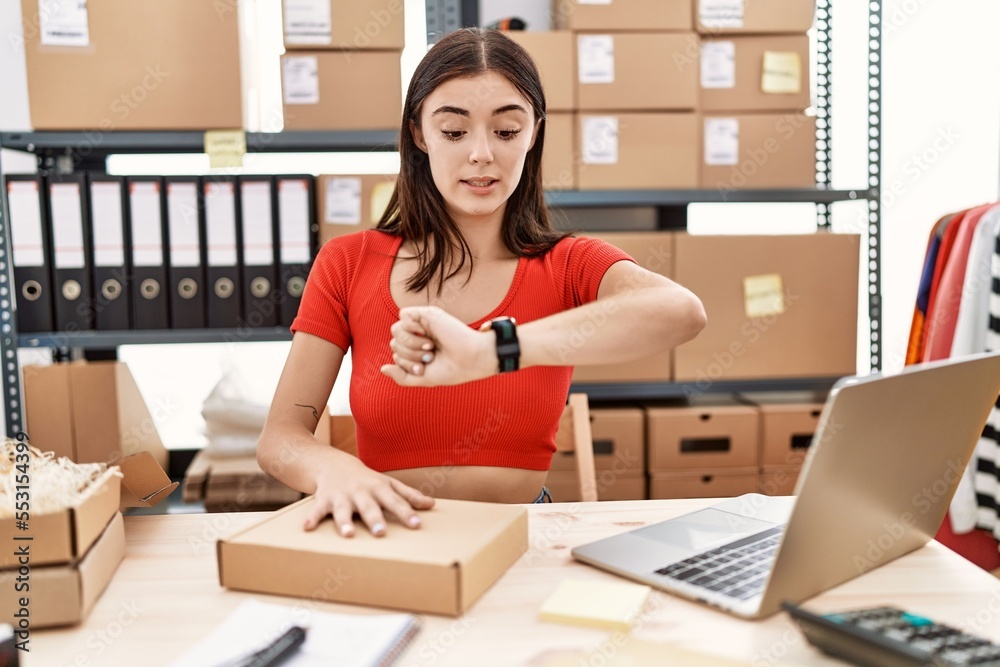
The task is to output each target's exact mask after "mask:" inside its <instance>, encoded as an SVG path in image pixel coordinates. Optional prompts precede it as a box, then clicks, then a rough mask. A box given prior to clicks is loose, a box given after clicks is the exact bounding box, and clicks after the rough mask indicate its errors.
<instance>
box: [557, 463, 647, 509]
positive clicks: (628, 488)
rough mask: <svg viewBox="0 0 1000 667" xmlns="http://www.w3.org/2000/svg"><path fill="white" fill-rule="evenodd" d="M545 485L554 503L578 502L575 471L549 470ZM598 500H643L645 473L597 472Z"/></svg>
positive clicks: (577, 480) (644, 494) (578, 494)
mask: <svg viewBox="0 0 1000 667" xmlns="http://www.w3.org/2000/svg"><path fill="white" fill-rule="evenodd" d="M545 486H546V487H547V488H548V489H549V493H551V494H552V501H553V502H556V503H576V502H580V498H581V496H580V480H579V479H578V478H577V476H576V473H575V472H569V471H566V470H550V471H549V474H548V476H547V477H546V478H545ZM597 499H598V500H645V499H646V474H645V473H644V472H639V473H626V474H621V475H619V474H616V473H614V472H613V471H611V470H601V471H599V472H598V473H597Z"/></svg>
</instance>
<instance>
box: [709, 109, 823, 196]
mask: <svg viewBox="0 0 1000 667" xmlns="http://www.w3.org/2000/svg"><path fill="white" fill-rule="evenodd" d="M704 128H705V147H704V157H703V159H702V162H701V173H700V175H699V178H700V182H701V187H702V188H705V189H717V190H719V191H720V192H723V193H726V192H730V191H735V190H742V189H749V188H812V187H815V185H816V118H815V117H814V116H806V115H805V114H802V113H798V112H786V113H744V114H735V115H729V114H727V115H725V116H714V115H706V116H705V119H704Z"/></svg>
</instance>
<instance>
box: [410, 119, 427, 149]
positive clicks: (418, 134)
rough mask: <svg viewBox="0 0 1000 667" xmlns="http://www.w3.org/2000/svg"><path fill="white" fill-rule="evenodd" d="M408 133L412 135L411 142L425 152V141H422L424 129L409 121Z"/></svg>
mask: <svg viewBox="0 0 1000 667" xmlns="http://www.w3.org/2000/svg"><path fill="white" fill-rule="evenodd" d="M410 134H412V135H413V143H415V144H416V145H417V148H419V149H420V150H422V151H423V152H425V153H426V152H427V142H426V141H424V131H423V130H422V129H420V126H419V125H417V124H416V123H414V122H413V121H412V120H411V121H410Z"/></svg>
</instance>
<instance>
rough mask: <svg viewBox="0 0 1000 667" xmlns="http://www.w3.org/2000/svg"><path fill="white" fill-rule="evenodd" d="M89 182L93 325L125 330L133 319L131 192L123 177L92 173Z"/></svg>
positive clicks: (104, 329) (113, 329) (102, 328)
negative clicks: (131, 294)
mask: <svg viewBox="0 0 1000 667" xmlns="http://www.w3.org/2000/svg"><path fill="white" fill-rule="evenodd" d="M88 181H89V190H88V195H89V196H88V199H89V213H90V236H89V237H88V238H89V241H90V251H91V258H92V260H93V261H92V264H91V266H92V267H93V270H92V276H93V293H94V298H93V301H92V304H93V310H94V327H95V328H96V329H98V330H102V331H122V330H126V329H128V328H129V326H130V324H131V320H132V307H131V304H130V303H129V301H130V297H129V286H130V285H131V284H132V283H131V276H132V269H131V265H130V264H131V263H130V261H129V254H130V253H129V252H128V249H129V238H130V235H129V217H128V208H129V207H128V191H127V189H126V184H125V179H124V178H123V177H121V176H109V175H108V174H90V175H89V178H88Z"/></svg>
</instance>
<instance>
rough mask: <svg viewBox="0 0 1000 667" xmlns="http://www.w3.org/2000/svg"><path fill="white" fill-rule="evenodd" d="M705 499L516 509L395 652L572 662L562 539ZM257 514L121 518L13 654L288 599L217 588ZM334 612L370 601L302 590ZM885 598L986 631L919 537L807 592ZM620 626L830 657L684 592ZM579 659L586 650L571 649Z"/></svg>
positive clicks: (820, 604) (993, 621)
mask: <svg viewBox="0 0 1000 667" xmlns="http://www.w3.org/2000/svg"><path fill="white" fill-rule="evenodd" d="M713 502H715V501H713V500H654V501H629V502H601V503H559V504H550V505H532V506H529V516H530V523H529V526H530V538H529V544H530V549H529V551H528V553H526V554H525V555H524V556H522V557H521V559H520V560H519V561H518V562H517V563H516V564H515V565H514V566H513V567H512V568H511V569H510V570H508V572H507V573H506V574H505V575H504V576H503V577H502V578H501V579H500V580H499V581H498V582H497V583H496V584H495V585H494V586H493V587H492V588H491V589H490V590H489V591H487V593H486V594H485V595H484V596H483V597H482V598H480V600H479V601H478V602H477V603H476V604H475V605H474V606H473V607H472V609H471V610H470V611H469V612H468V613H467V614H466V615H465V616H463V617H461V618H459V619H454V618H447V617H439V616H432V615H424V616H423V617H422V619H423V622H424V626H423V629H422V630H421V632H420V634H419V635H418V636H417V638H416V639H415V640H414V642H413V644H412V645H411V646H410V648H409V649H408V650H407V651H406V653H404V654H403V656H402V658H401V659H400V661H399V662H398V663H397V664H398V665H400V666H402V667H411V666H412V667H418V666H421V667H422V666H427V667H430V666H431V665H434V666H435V667H438V666H440V667H445V666H448V665H462V666H463V667H469V666H473V665H476V666H479V665H498V666H499V665H502V666H504V667H507V666H513V665H537V666H539V667H543V666H545V665H547V664H548V663H549V662H550V661H551V660H552V659H553V658H554V657H558V656H560V655H562V654H564V653H579V652H581V651H588V652H589V653H588V654H587V656H592V657H594V658H595V659H596V660H589V659H585V660H584V662H583V663H579V662H574V663H573V664H598V663H599V664H604V662H603V661H601V659H600V658H598V657H597V656H598V655H599V654H600V651H601V649H602V647H603V648H605V650H606V649H607V647H608V646H609V643H608V642H611V641H613V633H612V632H610V631H606V630H598V629H589V628H582V627H574V626H568V625H561V624H553V623H544V622H541V621H539V620H538V618H537V617H538V609H539V607H540V606H541V604H542V602H543V601H544V600H545V599H546V598H547V597H548V596H549V594H550V593H551V592H552V591H553V590H554V589H555V588H556V586H557V585H558V584H559V583H560V582H561V581H562V580H564V579H568V578H574V579H590V580H609V581H614V580H617V578H615V577H614V576H613V575H610V574H607V573H604V572H602V571H599V570H597V569H594V568H591V567H589V566H586V565H583V564H580V563H577V562H575V561H573V560H572V558H571V557H570V553H569V551H570V548H571V547H573V546H576V545H579V544H583V543H586V542H589V541H592V540H595V539H598V538H601V537H605V536H608V535H612V534H615V533H618V532H622V531H625V530H629V529H631V528H634V527H636V526H639V525H643V524H646V523H650V522H654V521H659V520H663V519H666V518H670V517H673V516H677V515H680V514H684V513H687V512H690V511H693V510H696V509H700V508H702V507H704V506H706V505H709V504H711V503H713ZM261 516H262V515H261V514H259V513H247V514H198V515H165V516H131V517H126V519H125V533H126V541H127V547H126V549H127V550H126V556H125V560H124V562H123V563H122V564H121V566H120V567H119V569H118V571H117V573H116V574H115V576H114V579H113V580H112V581H111V583H110V585H109V586H108V589H107V590H106V591H105V592H104V595H103V596H102V597H101V599H100V600H99V601H98V603H97V605H96V606H95V607H94V609H93V610H92V611H91V613H90V615H89V617H88V618H87V620H86V621H85V622H84V623H83V624H82V625H80V626H76V627H73V628H69V629H63V630H35V631H33V632H32V634H31V644H30V645H31V653H30V654H28V655H25V656H23V657H22V664H27V665H38V666H39V667H41V666H42V665H44V666H46V667H48V666H53V665H57V666H60V667H62V666H69V665H73V666H74V667H89V666H92V665H95V666H96V665H100V666H102V667H103V666H115V665H123V666H124V665H127V666H129V667H133V666H135V665H144V666H145V665H148V666H154V665H165V664H168V663H169V662H170V661H171V660H173V659H175V658H176V657H178V656H179V655H181V654H182V653H184V651H185V650H186V649H187V648H188V647H189V646H190V645H191V644H193V643H194V642H196V641H197V640H199V639H200V638H202V637H204V636H205V635H206V634H207V633H209V632H210V631H211V630H212V629H213V628H215V627H216V626H217V625H218V624H219V623H221V622H222V621H223V620H224V619H225V618H226V616H227V615H228V614H229V613H230V612H231V611H233V610H234V609H235V608H236V607H237V606H238V605H240V603H242V602H243V601H244V600H246V599H249V598H253V597H257V598H258V599H261V600H264V601H266V602H272V603H284V602H287V603H289V604H303V603H304V602H303V601H301V600H295V599H293V598H282V597H275V596H267V595H253V594H249V593H239V592H234V591H229V590H226V589H223V588H221V587H220V586H219V583H218V574H217V571H216V560H215V541H216V539H217V538H218V537H220V536H223V535H226V534H227V533H229V532H231V531H234V530H236V529H238V528H241V527H243V526H246V525H248V524H250V523H253V522H255V521H257V520H259V519H260V517H261ZM305 604H309V605H315V608H316V609H321V610H327V611H336V612H341V613H359V614H370V613H382V611H381V610H378V609H372V608H366V607H356V606H349V605H337V604H328V603H319V602H313V601H306V602H305ZM877 604H891V605H896V606H898V607H901V608H903V609H906V610H908V611H911V612H915V613H921V614H923V615H926V616H929V617H931V618H933V619H934V620H937V621H940V622H943V623H947V624H950V625H953V626H956V627H958V628H960V629H966V630H969V631H973V632H975V633H976V634H979V635H982V636H985V637H987V638H990V639H993V640H994V641H1000V580H998V579H996V578H994V577H993V576H992V575H990V574H989V573H987V572H985V571H983V570H980V569H979V568H977V567H975V566H974V565H971V564H970V563H968V562H967V561H965V560H964V559H962V558H961V557H959V556H957V555H955V554H954V553H952V552H951V551H949V550H948V549H947V548H945V547H943V546H941V545H940V544H937V543H936V542H932V543H931V544H930V545H928V546H926V547H924V548H922V549H920V550H918V551H915V552H913V553H911V554H909V555H908V556H905V557H903V558H901V559H899V560H897V561H895V562H893V563H890V564H888V565H886V566H884V567H882V568H879V569H877V570H875V571H873V572H869V573H868V574H865V575H863V576H862V577H859V578H857V579H855V580H853V581H850V582H848V583H846V584H843V585H841V586H839V587H837V588H835V589H833V590H831V591H829V592H827V593H825V594H823V595H820V596H818V597H816V598H814V599H812V600H810V601H809V602H808V603H806V606H807V607H808V608H810V609H813V610H817V611H820V612H827V611H837V610H844V609H850V608H856V607H862V606H873V605H877ZM631 636H632V637H640V638H642V639H644V640H649V641H655V642H665V643H670V644H673V645H675V646H679V647H682V648H686V649H693V650H698V651H701V652H704V653H709V654H713V655H717V656H724V657H728V658H731V659H735V660H738V661H740V662H741V663H743V664H752V665H789V666H790V665H827V664H829V665H834V664H843V663H839V662H835V661H832V660H830V659H827V658H824V657H822V656H821V655H820V654H819V653H817V652H816V651H815V650H814V649H813V648H812V647H810V646H809V645H808V644H807V642H806V641H805V639H804V638H803V637H802V635H801V634H800V633H799V631H798V630H797V629H796V627H795V626H794V625H793V623H792V621H791V620H790V619H789V618H788V617H787V616H786V615H785V614H783V613H782V614H778V615H775V616H772V617H770V618H768V619H766V620H763V621H756V622H753V621H743V620H739V619H736V618H733V617H730V616H728V615H726V614H724V613H721V612H718V611H714V610H712V609H709V608H707V607H704V606H701V605H699V604H696V603H692V602H687V601H685V600H682V599H680V598H676V597H673V596H670V595H667V594H662V593H659V592H654V594H653V596H651V598H650V600H649V602H648V603H647V607H646V610H645V611H644V613H643V615H642V617H641V618H640V619H639V621H638V622H637V624H636V626H635V627H634V629H633V630H632V633H631ZM585 658H586V656H585Z"/></svg>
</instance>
